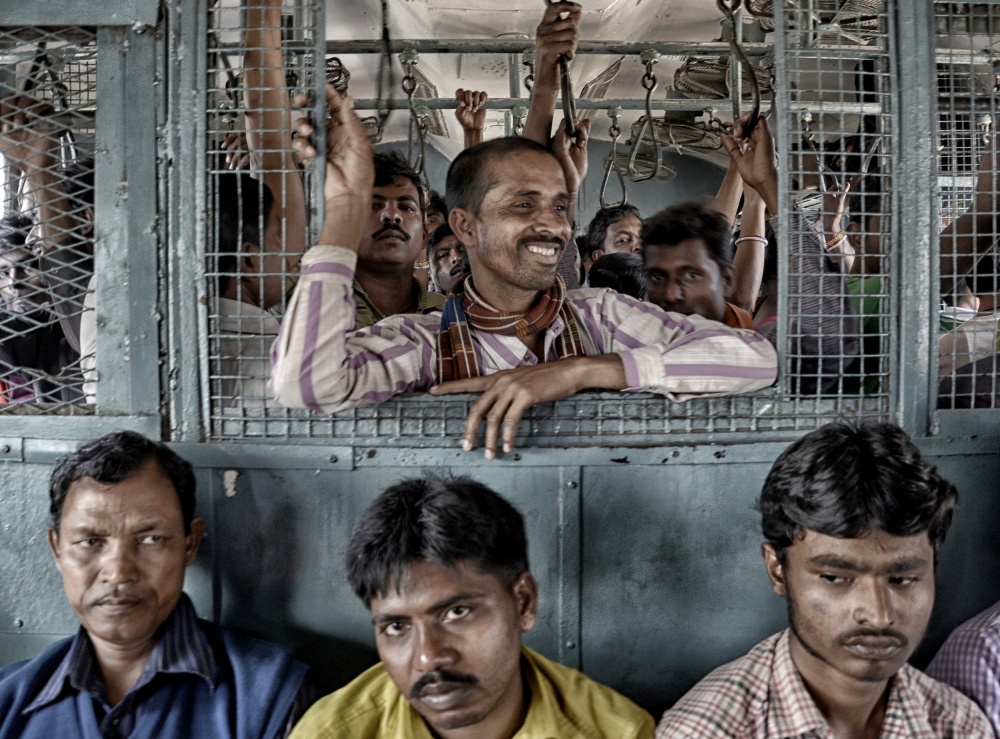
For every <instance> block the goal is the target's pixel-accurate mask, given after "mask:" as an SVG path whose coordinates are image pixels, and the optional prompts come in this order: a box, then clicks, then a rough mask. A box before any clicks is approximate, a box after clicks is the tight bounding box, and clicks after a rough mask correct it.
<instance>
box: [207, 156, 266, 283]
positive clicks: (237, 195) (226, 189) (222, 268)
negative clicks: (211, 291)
mask: <svg viewBox="0 0 1000 739" xmlns="http://www.w3.org/2000/svg"><path fill="white" fill-rule="evenodd" d="M214 183H215V193H214V195H215V197H214V200H213V201H210V202H214V205H215V222H216V233H215V250H216V253H217V256H216V259H215V265H214V271H215V272H216V285H217V288H218V293H219V295H222V294H223V293H225V292H226V289H227V288H228V286H229V283H230V282H231V281H232V279H233V278H234V277H236V276H237V272H238V269H239V264H238V261H239V257H240V254H241V252H242V251H243V245H244V244H251V245H252V246H254V247H256V248H257V249H260V250H263V245H264V231H265V230H266V229H267V226H268V223H269V222H270V217H271V208H272V206H273V204H274V195H273V194H272V193H271V188H269V187H268V186H267V185H266V184H264V183H263V182H262V181H260V180H255V179H254V178H253V177H251V176H250V175H248V174H246V173H245V172H220V173H219V174H217V175H216V176H215V178H214Z"/></svg>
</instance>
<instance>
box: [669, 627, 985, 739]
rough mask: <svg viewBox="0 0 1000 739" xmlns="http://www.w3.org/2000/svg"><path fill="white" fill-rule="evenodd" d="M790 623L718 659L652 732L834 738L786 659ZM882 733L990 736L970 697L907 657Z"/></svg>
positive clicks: (908, 738)
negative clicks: (740, 652)
mask: <svg viewBox="0 0 1000 739" xmlns="http://www.w3.org/2000/svg"><path fill="white" fill-rule="evenodd" d="M788 634H789V632H788V629H786V630H784V631H782V632H779V633H778V634H775V635H774V636H769V637H768V638H767V639H765V640H764V641H762V642H761V643H760V644H758V645H757V646H756V647H754V648H753V649H751V650H750V652H749V653H748V654H746V656H744V657H741V658H739V659H738V660H736V661H734V662H730V663H729V664H727V665H723V666H722V667H720V668H718V669H717V670H715V671H714V672H712V673H711V674H709V675H708V677H706V678H705V679H704V680H702V681H701V682H700V683H698V684H697V685H695V686H694V687H693V688H692V689H691V690H690V691H688V693H687V694H686V695H685V696H684V697H683V698H681V699H680V700H679V701H678V702H677V704H676V705H675V706H674V707H673V708H671V709H670V710H669V711H667V712H666V713H664V714H663V718H662V719H660V723H659V725H658V726H657V727H656V739H713V738H718V739H722V738H723V737H725V738H727V739H737V738H738V739H765V737H766V739H793V737H794V739H834V735H833V732H832V731H831V730H830V727H829V726H828V725H827V723H826V720H825V719H824V718H823V714H822V713H821V712H820V710H819V708H818V707H817V706H816V703H815V702H814V701H813V699H812V696H811V695H810V694H809V691H808V689H807V688H806V686H805V683H804V682H803V681H802V677H801V675H799V671H798V669H796V667H795V663H794V662H793V661H792V655H791V651H790V649H789V644H788ZM879 737H880V739H994V737H993V729H992V728H991V727H990V724H989V722H988V721H987V720H986V717H985V716H983V714H982V712H981V711H980V710H979V708H977V707H976V705H975V704H974V703H973V702H972V701H970V700H969V699H968V698H966V697H965V696H964V695H962V694H961V693H959V692H958V691H957V690H954V689H953V688H949V687H948V686H947V685H944V684H943V683H939V682H938V681H937V680H934V679H932V678H929V677H927V675H925V674H923V673H922V672H920V671H919V670H917V669H916V668H914V667H911V666H910V665H903V667H902V669H900V671H899V672H897V673H896V674H895V676H894V677H893V678H892V686H891V688H890V690H889V702H888V704H887V705H886V709H885V718H884V719H883V722H882V730H881V732H880V733H879Z"/></svg>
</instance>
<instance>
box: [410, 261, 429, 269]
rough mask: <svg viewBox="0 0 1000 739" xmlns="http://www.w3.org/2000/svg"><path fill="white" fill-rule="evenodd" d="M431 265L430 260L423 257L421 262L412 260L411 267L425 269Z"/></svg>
mask: <svg viewBox="0 0 1000 739" xmlns="http://www.w3.org/2000/svg"><path fill="white" fill-rule="evenodd" d="M430 266H431V263H430V260H427V259H425V260H424V261H422V262H414V263H413V269H427V268H428V267H430Z"/></svg>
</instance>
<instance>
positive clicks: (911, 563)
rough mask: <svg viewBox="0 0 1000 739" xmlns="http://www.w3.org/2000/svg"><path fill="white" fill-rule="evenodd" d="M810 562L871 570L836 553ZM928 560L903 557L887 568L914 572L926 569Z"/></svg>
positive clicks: (818, 564) (853, 569)
mask: <svg viewBox="0 0 1000 739" xmlns="http://www.w3.org/2000/svg"><path fill="white" fill-rule="evenodd" d="M809 562H810V564H812V565H815V566H817V567H829V568H831V569H834V570H851V571H852V572H862V573H867V572H870V571H871V568H870V567H864V566H862V565H860V564H858V563H857V562H852V561H851V560H849V559H844V558H843V557H838V556H837V555H835V554H820V555H817V556H815V557H813V558H812V559H810V560H809ZM928 564H929V563H928V562H927V560H925V559H921V558H919V557H914V558H912V559H903V560H899V561H897V562H893V563H892V564H891V565H889V567H888V568H887V569H886V572H887V573H888V574H890V575H895V574H898V573H900V572H912V571H914V570H924V569H927V566H928Z"/></svg>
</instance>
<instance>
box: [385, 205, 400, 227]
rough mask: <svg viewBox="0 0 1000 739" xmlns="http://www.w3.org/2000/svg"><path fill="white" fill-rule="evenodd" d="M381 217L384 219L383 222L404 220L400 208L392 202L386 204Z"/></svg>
mask: <svg viewBox="0 0 1000 739" xmlns="http://www.w3.org/2000/svg"><path fill="white" fill-rule="evenodd" d="M380 217H381V219H382V223H399V222H401V221H402V220H403V217H402V215H401V214H400V212H399V208H397V207H396V206H395V205H394V204H392V203H386V204H385V207H384V208H383V209H382V213H381V215H380Z"/></svg>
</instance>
